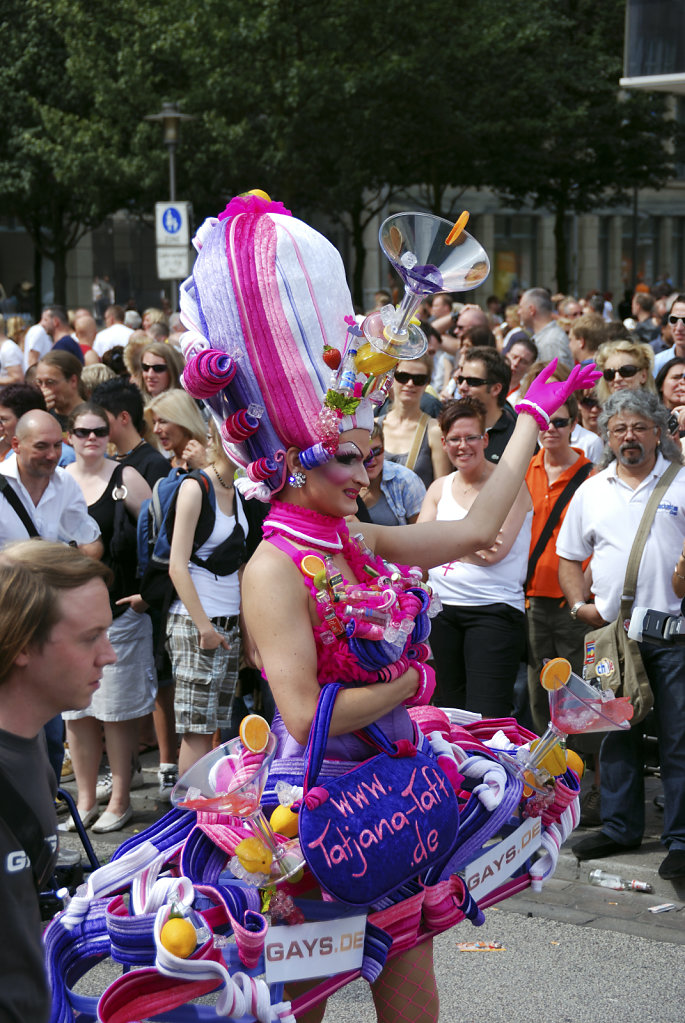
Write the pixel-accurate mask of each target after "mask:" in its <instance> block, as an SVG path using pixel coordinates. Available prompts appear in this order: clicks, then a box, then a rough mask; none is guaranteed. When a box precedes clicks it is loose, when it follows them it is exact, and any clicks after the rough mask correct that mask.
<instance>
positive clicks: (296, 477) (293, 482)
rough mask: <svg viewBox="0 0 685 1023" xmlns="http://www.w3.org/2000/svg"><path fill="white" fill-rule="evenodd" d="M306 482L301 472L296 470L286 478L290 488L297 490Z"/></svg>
mask: <svg viewBox="0 0 685 1023" xmlns="http://www.w3.org/2000/svg"><path fill="white" fill-rule="evenodd" d="M306 482H307V477H306V476H305V474H304V473H303V472H301V470H300V469H296V470H295V472H291V473H290V475H289V476H288V483H289V484H290V486H291V487H297V488H298V490H299V488H300V487H303V486H304V485H305V483H306Z"/></svg>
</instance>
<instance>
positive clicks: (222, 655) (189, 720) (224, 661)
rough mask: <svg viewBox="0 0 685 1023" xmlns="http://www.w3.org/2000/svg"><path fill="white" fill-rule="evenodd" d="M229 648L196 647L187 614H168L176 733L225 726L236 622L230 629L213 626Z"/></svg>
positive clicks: (236, 650) (234, 675)
mask: <svg viewBox="0 0 685 1023" xmlns="http://www.w3.org/2000/svg"><path fill="white" fill-rule="evenodd" d="M214 627H215V628H216V631H217V632H218V633H219V634H220V635H221V636H224V637H225V639H226V640H227V642H228V645H229V649H228V650H226V649H225V647H223V646H218V647H217V648H216V650H202V649H200V633H199V632H198V630H197V628H196V627H195V625H194V623H193V620H192V618H190V616H189V615H178V614H170V615H169V617H168V620H167V628H166V636H167V650H168V651H169V657H170V658H171V670H172V673H173V676H174V682H175V683H176V692H175V695H174V714H175V718H176V731H177V732H178V734H179V735H184V734H185V733H186V732H198V733H200V734H202V735H207V734H209V733H212V732H215V731H216V729H217V728H227V727H228V725H229V724H230V719H231V706H232V704H233V694H234V692H235V687H236V684H237V681H238V664H239V661H240V624H236V625H235V626H234V627H233V628H232V629H224V628H222V627H221V626H220V625H215V626H214Z"/></svg>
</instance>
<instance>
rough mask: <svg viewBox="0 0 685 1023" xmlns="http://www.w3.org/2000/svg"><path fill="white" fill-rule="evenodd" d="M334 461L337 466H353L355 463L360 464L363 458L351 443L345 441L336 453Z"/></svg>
mask: <svg viewBox="0 0 685 1023" xmlns="http://www.w3.org/2000/svg"><path fill="white" fill-rule="evenodd" d="M335 460H336V462H337V463H338V464H339V465H353V464H354V463H355V462H362V461H363V460H364V456H363V454H362V453H361V451H360V450H359V448H358V447H357V445H356V444H355V443H354V442H353V441H347V442H346V443H345V444H341V445H340V447H339V448H338V450H337V451H336V454H335Z"/></svg>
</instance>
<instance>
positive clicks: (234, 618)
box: [210, 615, 240, 631]
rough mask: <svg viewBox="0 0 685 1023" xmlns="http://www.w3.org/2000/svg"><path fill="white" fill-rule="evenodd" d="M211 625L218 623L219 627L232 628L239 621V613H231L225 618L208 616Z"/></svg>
mask: <svg viewBox="0 0 685 1023" xmlns="http://www.w3.org/2000/svg"><path fill="white" fill-rule="evenodd" d="M210 621H211V623H212V625H218V626H219V628H220V629H226V631H228V630H229V629H234V628H235V627H236V625H237V624H238V622H239V621H240V615H231V616H230V617H228V618H226V617H224V618H210Z"/></svg>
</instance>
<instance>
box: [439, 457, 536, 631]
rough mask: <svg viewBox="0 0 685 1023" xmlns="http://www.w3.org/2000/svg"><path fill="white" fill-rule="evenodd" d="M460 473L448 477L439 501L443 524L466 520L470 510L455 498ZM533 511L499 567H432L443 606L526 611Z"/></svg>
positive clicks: (454, 564) (460, 564) (458, 564)
mask: <svg viewBox="0 0 685 1023" xmlns="http://www.w3.org/2000/svg"><path fill="white" fill-rule="evenodd" d="M455 475H456V473H452V474H451V475H450V476H446V477H445V479H444V481H443V486H442V494H441V496H440V500H439V501H438V507H437V515H436V518H437V519H438V521H441V522H455V521H458V520H459V519H463V518H465V516H466V514H467V511H468V509H466V508H462V506H461V505H460V504H458V503H457V501H456V500H455V499H454V497H453V495H452V483H453V482H454V477H455ZM532 522H533V511H532V509H531V510H530V511H529V512H528V513H527V515H526V517H525V519H524V522H523V526H522V527H521V529H520V530H519V534H518V536H517V537H516V540H515V541H514V544H513V546H512V548H511V550H510V551H509V553H508V554H507V555H506V557H504V558H502V560H501V561H498V562H497V564H496V565H469V564H464V562H462V561H452V562H450V563H449V564H446V565H439V566H438V568H431V570H430V572H429V573H428V578H429V581H430V584H431V586H432V587H433V589H434V590H435V592H436V593H437V594H438V596H439V597H440V599H441V600H442V602H443V604H459V605H462V606H464V607H478V606H481V605H483V604H509V605H510V606H511V607H515V608H517V610H519V611H523V610H524V609H525V596H524V593H523V584H524V582H525V580H526V571H527V569H528V553H529V550H530V531H531V526H532Z"/></svg>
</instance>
